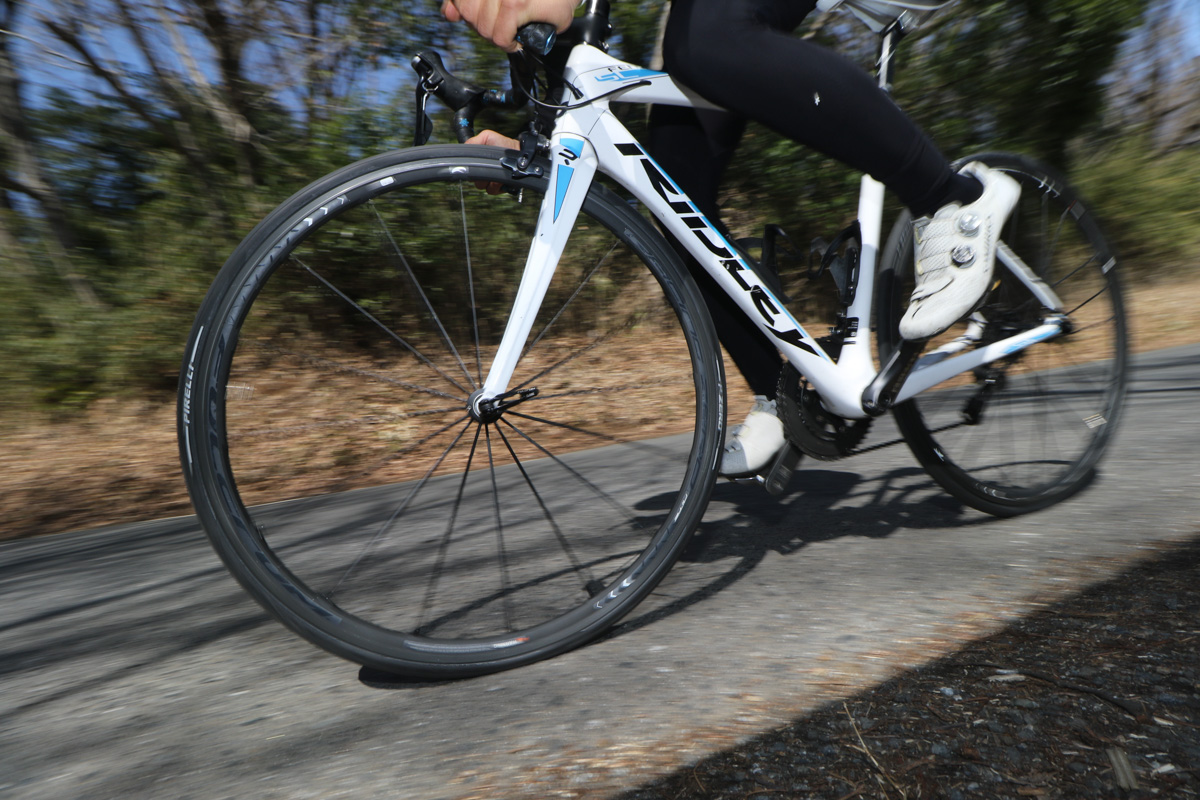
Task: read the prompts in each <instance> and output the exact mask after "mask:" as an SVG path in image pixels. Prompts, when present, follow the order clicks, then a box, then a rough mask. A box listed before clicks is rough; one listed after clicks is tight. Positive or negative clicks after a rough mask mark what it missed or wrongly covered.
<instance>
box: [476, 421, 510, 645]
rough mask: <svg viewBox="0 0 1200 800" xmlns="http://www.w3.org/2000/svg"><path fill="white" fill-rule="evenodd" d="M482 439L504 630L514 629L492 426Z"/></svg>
mask: <svg viewBox="0 0 1200 800" xmlns="http://www.w3.org/2000/svg"><path fill="white" fill-rule="evenodd" d="M483 435H484V440H485V442H486V444H487V456H488V477H489V478H490V479H491V481H492V511H493V513H494V514H495V516H496V557H497V558H498V559H499V561H500V596H501V597H502V598H503V599H502V600H501V603H500V604H501V606H502V607H503V608H504V624H505V627H506V630H509V631H512V630H516V625H515V624H513V612H512V595H511V594H510V593H509V581H508V548H507V547H506V546H505V544H504V520H503V519H501V515H500V489H499V487H497V486H496V460H495V456H494V454H493V453H492V426H491V425H485V426H483Z"/></svg>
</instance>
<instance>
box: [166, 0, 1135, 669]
mask: <svg viewBox="0 0 1200 800" xmlns="http://www.w3.org/2000/svg"><path fill="white" fill-rule="evenodd" d="M941 4H942V3H932V2H918V1H917V0H905V1H904V2H901V0H849V2H848V4H847V6H848V7H849V8H850V10H851V11H853V12H854V13H855V14H857V15H858V16H859V17H860V18H862V19H863V20H864V21H866V22H867V23H868V24H869V25H870V26H871V27H872V28H873V29H874V30H875V31H876V32H878V33H879V35H880V49H879V62H878V75H879V81H880V85H881V86H883V87H884V88H885V89H887V88H890V85H891V77H892V70H893V60H892V55H893V53H894V49H895V46H896V44H897V43H898V42H899V40H900V38H901V37H902V35H903V34H904V33H905V32H906V31H908V30H911V29H912V28H913V27H915V26H916V25H918V24H920V23H921V22H922V21H923V20H924V19H925V17H926V16H927V13H928V12H929V11H930V10H931V9H933V8H935V7H936V6H939V5H941ZM609 32H610V27H609V20H608V3H607V2H606V1H605V0H589V2H588V3H587V6H586V8H585V9H584V11H583V13H582V14H580V15H579V16H577V18H576V21H575V23H574V25H573V26H572V27H571V28H570V30H569V31H567V32H566V33H565V34H563V35H562V36H560V37H558V41H557V42H556V43H554V45H553V46H552V47H549V46H546V45H549V39H550V37H549V36H548V35H547V31H545V30H544V27H543V28H539V27H536V26H535V27H532V28H527V29H526V30H523V31H522V37H523V40H524V41H525V42H526V45H527V46H526V48H525V52H524V54H523V55H519V56H517V57H516V58H514V60H513V65H514V68H513V71H512V79H511V80H512V86H511V88H506V89H485V88H480V87H476V86H474V85H472V84H470V83H468V82H466V81H463V80H461V79H459V78H457V77H455V76H454V75H453V74H452V73H451V72H450V71H449V70H448V69H446V67H445V66H444V65H443V64H442V62H441V60H440V59H439V58H438V57H437V55H436V54H433V53H422V54H420V55H418V56H417V57H416V58H415V59H414V66H415V68H416V69H417V71H418V74H419V76H420V82H419V84H418V89H417V100H418V122H417V125H418V135H417V139H418V141H423V140H424V139H426V138H427V137H428V135H429V133H428V127H429V124H430V123H429V119H428V117H427V116H426V114H425V107H426V102H427V100H428V99H429V98H430V97H437V98H438V99H439V100H441V101H442V102H443V103H444V104H445V105H447V106H448V107H450V108H451V109H453V110H454V111H455V123H454V125H455V130H456V132H457V134H458V138H459V139H460V141H462V140H465V139H466V138H467V137H468V136H470V135H471V133H472V131H473V125H474V119H475V115H476V114H477V113H479V112H480V111H481V110H483V109H485V108H488V107H493V106H499V107H505V108H508V107H515V106H520V105H523V104H525V103H526V102H532V103H533V105H534V108H535V111H534V114H533V119H532V121H531V123H530V128H529V129H528V130H526V131H524V132H523V133H522V135H521V140H520V148H519V149H515V150H505V149H500V148H492V147H484V146H479V145H461V144H460V145H423V146H414V147H412V148H409V149H404V150H399V151H395V152H388V153H384V154H381V155H377V156H374V157H371V158H367V159H365V160H363V161H360V162H358V163H355V164H352V165H350V166H347V167H345V168H343V169H340V170H338V171H336V172H334V173H332V174H331V175H328V176H326V177H324V178H321V179H320V180H318V181H316V182H315V183H313V184H311V185H310V186H308V187H307V188H305V189H303V190H301V191H300V192H298V193H297V194H296V195H294V196H293V197H291V198H290V199H288V200H287V201H286V202H284V203H283V204H282V205H281V206H279V207H278V208H277V209H276V210H275V211H274V212H272V213H271V214H270V215H269V216H267V217H266V218H265V219H264V220H263V221H262V222H261V223H260V224H259V225H258V226H257V227H256V228H255V229H254V230H253V232H251V233H250V234H249V236H248V237H247V238H246V239H245V241H244V242H242V243H241V245H240V246H239V247H238V248H237V249H236V250H235V251H234V253H233V254H232V256H231V257H230V258H229V260H228V262H227V263H226V264H225V265H224V267H223V268H222V270H221V271H220V273H219V275H218V277H217V278H216V281H215V283H214V284H213V286H212V289H211V290H210V292H209V294H208V295H207V297H206V299H205V300H204V302H203V305H202V307H201V309H200V311H199V314H198V316H197V319H196V322H195V325H194V327H193V330H192V332H191V336H190V339H189V340H188V344H187V349H186V353H185V360H184V364H183V368H182V375H181V378H180V395H179V412H178V413H179V419H178V422H179V433H180V437H179V438H180V453H181V457H182V462H183V468H184V473H185V475H186V479H187V482H188V487H189V490H190V492H191V495H192V498H193V502H194V504H195V507H196V511H197V514H198V515H199V518H200V520H201V522H202V523H203V525H204V527H205V529H206V530H207V532H208V534H209V537H210V538H211V540H212V542H213V545H214V546H215V548H216V550H217V552H218V553H219V554H220V556H221V558H222V559H223V560H224V562H225V564H226V565H227V566H228V567H229V569H230V570H231V571H232V573H233V574H234V575H235V576H236V577H237V579H238V580H239V581H240V582H241V583H242V584H243V586H244V587H245V588H246V589H247V590H248V591H249V592H250V594H251V595H253V596H254V598H255V599H256V600H257V601H258V602H260V603H261V604H262V605H263V606H264V607H265V608H266V609H267V610H268V611H269V612H271V613H272V614H273V615H274V616H275V617H277V618H278V619H279V620H281V621H282V622H283V623H285V624H286V625H287V626H289V627H290V628H292V629H293V630H294V631H296V632H297V633H299V634H300V635H302V636H303V637H305V638H307V639H308V640H310V641H312V642H313V643H315V644H317V645H318V646H320V647H322V648H325V649H326V650H328V651H330V652H332V653H334V654H336V655H338V656H342V657H344V658H347V659H349V660H351V661H355V662H358V663H360V664H363V665H365V666H368V667H371V668H373V669H377V670H382V671H385V672H389V673H393V674H396V675H398V676H404V677H407V678H416V679H429V678H454V677H463V676H470V675H479V674H484V673H487V672H492V671H496V670H500V669H506V668H510V667H514V666H518V665H522V664H528V663H530V662H533V661H535V660H537V659H542V658H546V657H548V656H551V655H554V654H558V653H562V652H564V651H566V650H568V649H571V648H574V647H577V646H579V645H581V644H583V643H584V642H587V641H589V640H591V639H594V638H595V637H596V636H598V635H599V634H600V633H602V632H604V631H606V630H608V629H609V628H611V627H612V626H613V625H614V624H615V623H616V622H617V621H618V620H619V619H621V617H622V616H623V615H625V614H627V613H628V612H629V611H630V610H631V609H632V608H634V607H635V606H636V605H637V604H638V603H639V602H640V601H642V600H643V599H644V598H645V597H646V596H647V595H648V593H650V591H651V590H652V589H653V588H654V587H655V585H656V584H657V583H658V582H659V580H660V579H661V578H662V577H663V576H664V575H665V574H666V572H667V571H668V570H669V569H670V567H671V565H672V564H673V562H674V561H675V560H676V558H677V557H678V555H679V553H680V551H681V549H682V548H683V546H684V545H685V543H686V542H687V540H688V539H689V537H690V536H691V535H692V533H693V532H694V531H695V529H696V528H697V526H698V525H699V523H700V521H701V517H702V515H703V514H704V511H705V508H706V505H707V503H708V499H709V496H710V492H711V490H712V487H713V485H714V482H715V481H716V479H717V469H718V463H719V458H720V454H721V448H722V444H723V440H724V436H725V417H726V406H725V403H726V399H725V375H724V371H723V367H722V359H721V356H720V352H719V347H718V343H717V338H716V335H715V334H714V332H713V326H712V322H711V320H710V318H709V315H708V311H707V310H706V307H705V302H704V300H703V299H702V296H701V294H700V292H699V290H698V289H697V286H696V282H695V280H694V279H693V276H692V275H690V274H689V272H688V270H687V268H686V267H685V266H684V263H683V261H682V260H681V258H680V256H679V255H678V254H677V252H676V250H675V249H674V248H673V247H672V245H671V244H670V243H669V241H668V240H669V239H674V240H676V241H677V242H678V243H680V244H681V245H682V246H683V247H684V248H686V251H687V252H688V253H690V254H691V255H692V256H694V257H695V259H696V260H697V261H698V262H699V263H700V265H701V266H702V269H703V270H704V272H705V273H706V274H707V275H708V276H710V278H711V280H712V281H713V282H714V283H715V284H716V285H717V286H719V287H720V290H722V291H724V292H725V293H727V294H728V295H729V297H730V298H732V300H733V301H734V302H735V303H736V305H737V307H738V308H740V309H741V311H742V312H743V313H744V314H745V315H746V316H747V317H748V318H750V319H751V320H753V321H754V323H755V324H756V325H757V326H758V327H759V328H760V329H761V330H762V331H763V332H764V333H765V334H766V335H767V336H769V337H770V338H771V340H772V341H773V342H774V343H775V344H776V346H777V347H778V349H779V351H780V353H781V354H782V356H783V359H784V366H783V372H782V376H781V379H780V389H779V392H780V394H779V398H780V401H779V405H780V415H781V417H782V419H783V421H784V423H785V426H786V429H787V434H788V439H789V446H788V447H787V448H785V450H784V451H783V453H781V454H780V457H779V458H777V459H776V461H775V462H774V463H773V464H771V465H770V468H769V469H767V470H765V471H764V474H763V475H761V476H759V478H758V480H759V481H760V482H761V483H763V484H764V486H766V488H767V489H768V490H769V491H772V492H775V493H779V492H781V491H784V490H786V487H787V485H788V482H789V478H790V477H791V475H792V471H793V470H794V469H795V467H796V465H797V462H798V461H799V459H800V457H801V455H808V456H809V457H812V458H816V459H820V460H833V459H837V458H841V457H843V456H846V455H849V454H852V453H855V452H857V451H858V450H859V449H860V446H861V444H862V442H863V439H864V437H865V435H866V434H867V431H868V428H869V425H870V423H871V421H872V420H873V419H874V418H875V417H877V416H879V415H880V414H882V413H884V412H887V411H890V412H891V413H892V414H893V415H894V417H895V420H896V423H897V425H898V426H899V429H900V432H901V433H902V435H903V438H904V439H905V440H906V441H907V443H908V445H909V446H910V448H911V450H912V452H913V453H914V455H915V456H916V458H917V460H918V461H919V462H920V463H921V464H922V465H923V466H924V467H925V469H926V470H927V471H928V473H929V474H930V475H931V476H932V477H933V479H934V480H935V481H936V482H937V483H939V484H940V485H941V486H942V487H944V488H945V489H946V490H947V491H948V492H949V493H950V494H952V495H953V496H954V497H956V498H958V499H959V500H960V501H962V502H963V503H964V504H966V505H968V506H971V507H974V508H976V509H979V510H981V511H984V512H987V513H989V514H994V515H998V516H1011V515H1015V514H1021V513H1025V512H1029V511H1034V510H1037V509H1041V508H1044V507H1046V506H1048V505H1051V504H1053V503H1056V502H1058V501H1060V500H1063V499H1064V498H1066V497H1069V496H1070V495H1072V494H1073V493H1075V492H1077V491H1078V490H1079V489H1080V488H1082V487H1083V486H1085V485H1086V484H1087V482H1088V481H1089V480H1090V479H1091V477H1092V475H1093V474H1094V470H1095V467H1096V464H1097V461H1098V460H1099V459H1100V457H1101V455H1102V453H1103V452H1104V450H1105V446H1106V445H1107V444H1108V442H1109V440H1110V439H1111V436H1112V433H1113V431H1114V429H1115V428H1116V426H1117V422H1118V418H1119V416H1120V410H1121V406H1122V401H1123V397H1124V392H1125V382H1126V323H1125V313H1124V305H1123V301H1122V293H1121V289H1120V284H1119V282H1118V277H1117V269H1116V265H1117V260H1116V257H1115V256H1114V255H1113V252H1112V250H1111V249H1110V248H1109V246H1108V244H1107V243H1106V241H1105V239H1104V236H1103V235H1102V233H1101V231H1100V228H1099V227H1098V225H1097V222H1096V220H1095V218H1094V216H1093V214H1092V212H1091V211H1090V210H1089V208H1088V207H1087V205H1086V204H1084V203H1083V202H1082V201H1081V200H1080V198H1079V196H1078V195H1077V194H1076V193H1075V191H1074V190H1073V189H1072V188H1071V187H1070V186H1069V185H1068V183H1067V182H1066V181H1065V180H1064V179H1063V178H1062V177H1061V176H1059V175H1058V174H1056V173H1055V172H1054V171H1052V170H1050V169H1047V168H1045V167H1043V166H1041V165H1039V164H1037V163H1036V162H1034V161H1032V160H1030V159H1027V158H1024V157H1021V156H1014V155H1006V154H999V153H984V154H977V155H973V156H971V157H970V158H969V159H967V160H978V161H983V162H985V163H987V164H989V165H990V166H992V167H994V168H997V169H1000V170H1003V171H1005V172H1006V173H1008V174H1010V175H1011V176H1012V177H1014V178H1015V179H1016V180H1017V181H1018V182H1019V183H1020V184H1021V187H1022V194H1021V200H1020V202H1019V205H1018V207H1017V209H1016V211H1015V212H1014V213H1013V215H1012V217H1011V219H1010V221H1009V222H1008V224H1007V225H1006V227H1005V228H1004V230H1003V232H1002V239H1003V243H1002V244H1001V245H1000V248H999V257H998V261H997V266H996V270H995V276H994V279H993V282H992V285H991V287H990V288H989V291H988V293H987V295H986V297H985V299H984V300H983V302H982V303H981V305H980V306H979V307H978V309H977V310H976V311H974V312H973V313H972V314H971V315H970V316H969V317H967V318H966V319H965V320H963V321H962V323H961V324H959V325H957V326H956V327H955V328H953V329H952V330H951V331H950V332H948V333H947V334H944V335H942V336H940V337H937V338H935V339H934V340H931V341H929V342H905V341H903V340H901V338H900V337H899V336H898V334H897V324H898V320H899V317H900V314H901V312H902V310H903V308H904V306H905V302H906V299H907V297H908V295H909V293H910V292H911V287H912V271H913V268H912V264H913V245H912V234H911V230H912V226H911V220H910V219H909V218H908V215H907V214H901V215H900V217H899V218H898V219H897V220H896V222H895V224H894V226H893V228H892V230H891V234H890V236H889V238H888V239H887V240H886V242H884V241H881V238H882V230H883V215H884V190H883V187H882V186H881V185H880V184H879V183H877V182H876V181H874V180H872V179H871V178H869V177H866V178H863V180H862V187H861V196H860V200H859V206H858V219H857V220H856V221H855V222H854V223H853V224H852V225H851V226H850V227H848V228H847V229H846V230H845V231H843V232H842V233H841V234H840V235H838V236H836V237H834V239H833V243H832V244H831V245H829V246H828V247H826V248H823V249H820V248H819V249H818V252H817V257H816V258H815V259H814V261H813V264H812V265H811V267H806V269H807V270H808V272H807V273H806V274H807V275H808V276H809V277H812V276H814V275H817V276H820V275H828V276H832V279H833V280H832V285H833V292H832V295H833V298H832V305H834V306H836V310H835V311H834V313H833V319H832V320H826V321H825V324H826V325H827V326H828V327H827V328H826V329H825V330H821V329H819V328H816V327H814V326H813V325H812V324H811V323H807V322H806V323H804V324H802V323H801V321H800V320H799V319H798V318H797V316H795V315H794V314H793V313H792V311H791V310H789V309H790V308H793V307H795V303H794V302H792V301H790V300H789V296H788V295H789V291H790V290H789V288H788V285H787V281H786V279H785V278H783V277H781V275H783V274H784V272H785V271H784V270H782V269H781V266H780V265H781V264H782V263H783V261H784V260H785V255H786V253H785V250H786V249H787V248H786V246H785V245H786V240H785V239H784V237H781V236H780V235H779V229H778V228H776V227H773V226H772V227H768V228H767V229H766V233H765V234H764V235H763V236H762V237H760V238H758V239H757V240H746V241H742V240H734V239H733V238H732V237H731V236H729V235H726V233H724V232H723V229H722V228H721V227H720V226H719V224H718V223H717V222H716V221H714V220H710V219H708V218H706V217H705V215H704V214H702V213H700V212H699V211H698V210H697V208H696V206H695V205H694V204H693V203H692V202H691V201H690V200H689V198H688V197H687V196H686V195H685V194H684V193H683V192H682V191H681V190H680V189H679V187H678V186H677V184H676V183H675V182H674V181H673V180H672V179H671V177H670V176H668V175H667V174H666V173H665V172H664V171H663V169H662V168H661V167H660V166H659V165H658V164H657V163H656V162H655V160H654V159H653V158H652V157H651V156H650V155H649V154H648V153H647V151H646V149H645V148H644V147H643V146H642V145H641V144H639V143H638V142H637V140H636V139H635V138H634V137H633V135H632V134H631V133H630V132H629V130H628V129H627V128H626V127H625V126H624V125H622V124H621V122H620V121H619V120H618V118H617V116H616V115H615V114H614V113H613V105H614V104H617V103H664V104H674V105H682V106H696V107H710V106H708V104H707V103H706V102H705V101H704V100H702V99H701V98H700V97H698V96H697V95H696V94H695V93H693V92H692V91H691V90H689V89H687V88H686V87H683V86H681V85H678V84H677V83H676V82H675V81H673V80H672V79H671V77H670V76H668V75H666V74H664V73H662V72H658V71H654V70H648V69H643V68H640V67H637V66H635V65H632V64H628V63H624V62H622V61H619V60H617V59H615V58H613V57H612V56H610V55H609V54H608V53H607V47H606V42H607V39H608V36H609ZM537 53H540V55H537ZM806 325H807V327H806ZM826 331H827V332H826ZM818 332H819V333H818ZM876 346H877V348H876Z"/></svg>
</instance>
